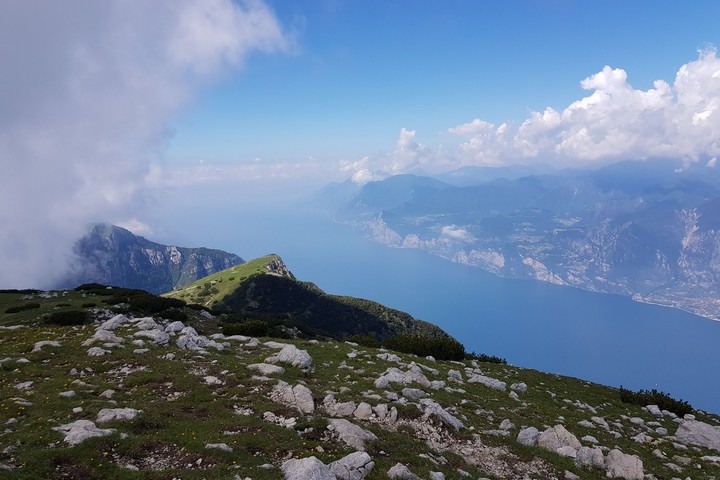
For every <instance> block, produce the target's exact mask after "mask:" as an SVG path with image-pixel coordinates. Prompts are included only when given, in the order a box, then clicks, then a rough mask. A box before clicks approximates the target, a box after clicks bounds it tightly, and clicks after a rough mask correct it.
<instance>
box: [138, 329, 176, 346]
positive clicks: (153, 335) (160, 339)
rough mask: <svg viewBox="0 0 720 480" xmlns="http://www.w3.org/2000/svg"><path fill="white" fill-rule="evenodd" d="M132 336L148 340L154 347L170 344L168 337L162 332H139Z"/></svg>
mask: <svg viewBox="0 0 720 480" xmlns="http://www.w3.org/2000/svg"><path fill="white" fill-rule="evenodd" d="M133 336H134V337H143V338H149V339H150V340H151V341H152V342H153V343H154V344H155V345H167V344H168V343H169V342H170V335H168V334H167V333H165V332H163V331H162V330H140V331H137V332H135V334H133Z"/></svg>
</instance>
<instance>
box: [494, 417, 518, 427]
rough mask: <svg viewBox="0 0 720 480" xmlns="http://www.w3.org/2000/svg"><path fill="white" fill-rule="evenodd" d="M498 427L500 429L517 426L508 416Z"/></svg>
mask: <svg viewBox="0 0 720 480" xmlns="http://www.w3.org/2000/svg"><path fill="white" fill-rule="evenodd" d="M498 428H500V430H512V429H513V428H515V425H514V424H513V423H512V422H511V421H510V420H509V419H507V418H506V419H504V420H503V421H502V422H500V427H498Z"/></svg>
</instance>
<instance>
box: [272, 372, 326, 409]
mask: <svg viewBox="0 0 720 480" xmlns="http://www.w3.org/2000/svg"><path fill="white" fill-rule="evenodd" d="M270 399H271V400H272V401H273V402H277V403H281V404H283V405H287V406H288V407H291V408H296V409H298V410H299V411H300V412H301V413H308V414H309V413H313V412H314V411H315V400H314V399H313V394H312V392H311V391H310V389H309V388H307V387H306V386H305V385H302V384H297V385H295V386H294V387H291V386H290V385H289V384H288V383H287V382H284V381H282V380H279V381H278V383H277V385H275V387H273V389H272V391H271V392H270Z"/></svg>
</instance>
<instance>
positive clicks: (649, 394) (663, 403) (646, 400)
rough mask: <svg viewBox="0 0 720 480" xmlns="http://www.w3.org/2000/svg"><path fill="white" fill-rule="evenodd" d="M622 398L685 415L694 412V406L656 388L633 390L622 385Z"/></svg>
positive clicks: (636, 403)
mask: <svg viewBox="0 0 720 480" xmlns="http://www.w3.org/2000/svg"><path fill="white" fill-rule="evenodd" d="M620 400H622V401H623V402H625V403H632V404H635V405H642V406H643V407H644V406H646V405H657V406H658V408H660V410H667V411H669V412H673V413H674V414H676V415H679V416H681V417H682V416H683V415H685V414H686V413H692V412H693V407H692V406H691V405H690V404H689V403H688V402H686V401H684V400H675V399H674V398H672V397H671V396H670V395H668V394H667V393H664V392H658V391H657V390H655V389H654V388H653V389H652V390H638V391H637V392H633V391H632V390H628V389H627V388H623V387H622V386H620Z"/></svg>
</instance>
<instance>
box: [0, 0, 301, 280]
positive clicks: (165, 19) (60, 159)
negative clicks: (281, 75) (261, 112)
mask: <svg viewBox="0 0 720 480" xmlns="http://www.w3.org/2000/svg"><path fill="white" fill-rule="evenodd" d="M288 43H289V42H288V40H287V38H286V37H285V36H284V35H283V33H282V30H281V27H280V25H279V24H278V22H277V20H276V18H275V16H274V15H273V13H272V12H271V11H270V10H269V9H268V7H267V6H266V5H265V4H263V3H262V2H260V1H254V0H249V1H245V2H242V1H241V2H237V1H233V0H154V1H152V2H127V1H123V0H108V1H104V2H96V1H94V0H72V1H65V2H55V1H52V0H46V1H34V2H22V1H17V2H9V3H7V4H5V5H4V6H3V13H2V15H0V61H2V65H3V72H2V75H1V76H0V105H3V108H2V110H0V171H1V172H2V183H3V187H2V189H0V225H2V229H0V263H1V264H2V265H3V268H2V269H0V286H2V287H28V286H32V287H38V286H40V287H42V286H46V285H48V284H49V283H50V282H51V280H52V277H53V276H54V275H56V274H59V273H60V272H61V271H62V270H63V269H64V267H65V262H67V259H68V256H67V253H68V252H69V251H70V250H71V246H72V243H73V242H74V240H75V239H76V238H77V237H78V236H79V235H80V234H82V232H83V231H84V229H85V226H86V224H87V223H88V222H92V221H98V220H105V219H107V218H128V217H132V216H134V215H136V211H137V209H138V208H140V206H141V205H142V204H143V203H144V201H145V200H146V198H147V195H148V190H149V188H151V187H153V186H157V185H159V184H161V183H162V179H161V177H162V175H161V173H160V172H161V170H160V168H159V167H158V166H157V165H156V164H157V163H158V162H159V161H160V160H161V153H160V152H161V151H162V147H163V144H164V143H165V142H167V140H168V139H169V137H170V134H169V132H168V131H167V126H166V125H167V124H166V122H167V120H168V119H169V118H170V117H171V116H172V115H175V114H177V113H178V112H179V111H180V109H181V108H182V107H183V106H185V105H186V104H187V102H188V101H189V100H190V99H191V98H192V97H193V95H194V93H195V92H196V91H197V89H199V88H202V87H203V86H204V85H206V84H208V83H209V82H212V81H215V80H217V79H218V78H219V77H221V76H223V75H224V74H226V73H227V72H229V71H231V70H232V69H234V68H238V67H239V66H241V65H242V63H243V60H244V58H245V56H246V55H248V54H249V53H251V52H253V51H262V52H270V51H278V50H285V49H287V48H288V46H289V45H288Z"/></svg>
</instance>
